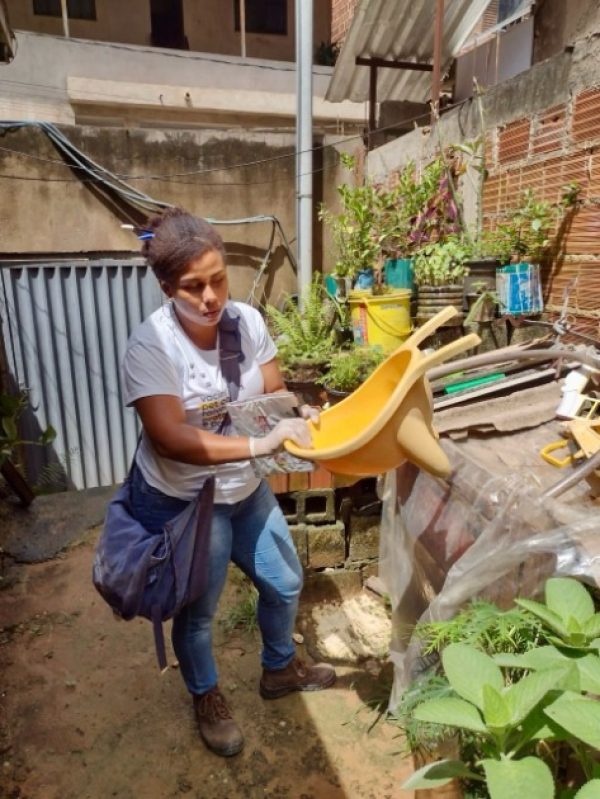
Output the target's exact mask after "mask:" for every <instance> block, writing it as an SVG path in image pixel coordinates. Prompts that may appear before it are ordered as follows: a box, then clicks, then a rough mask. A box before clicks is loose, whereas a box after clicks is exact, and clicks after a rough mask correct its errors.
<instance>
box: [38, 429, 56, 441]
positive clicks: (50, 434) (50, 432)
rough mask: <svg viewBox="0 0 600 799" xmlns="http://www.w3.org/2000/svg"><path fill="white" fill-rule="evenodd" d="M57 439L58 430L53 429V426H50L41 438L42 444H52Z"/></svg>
mask: <svg viewBox="0 0 600 799" xmlns="http://www.w3.org/2000/svg"><path fill="white" fill-rule="evenodd" d="M55 438H56V430H55V429H54V428H53V427H52V425H48V427H47V428H46V429H45V430H44V432H43V433H42V435H41V437H40V443H41V444H51V443H52V442H53V441H54V439H55Z"/></svg>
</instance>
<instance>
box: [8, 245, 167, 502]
mask: <svg viewBox="0 0 600 799" xmlns="http://www.w3.org/2000/svg"><path fill="white" fill-rule="evenodd" d="M0 279H1V280H0V316H1V320H2V333H3V338H4V346H5V350H6V355H7V361H8V369H9V376H10V380H11V382H12V384H13V388H15V389H16V388H19V387H20V388H24V389H27V390H28V391H29V399H30V410H29V411H28V412H27V414H25V416H24V419H23V431H22V434H23V435H24V436H25V437H27V438H32V439H33V438H36V437H37V436H38V435H39V432H40V430H43V429H45V428H46V426H47V425H49V424H51V425H52V426H53V427H54V428H55V429H56V432H57V436H56V440H55V442H54V444H53V446H52V451H51V452H48V451H46V452H44V451H42V449H41V448H37V447H26V454H27V463H26V466H27V473H28V477H29V480H30V482H32V483H36V482H38V480H39V479H40V478H41V477H42V478H43V476H44V474H46V475H48V474H57V472H58V471H61V472H62V477H63V480H64V482H65V483H66V484H67V485H69V486H70V487H72V488H90V487H93V486H106V485H111V484H112V483H115V482H120V481H121V480H123V478H124V477H125V475H126V473H127V469H128V466H129V461H130V460H131V457H132V455H133V452H134V450H135V445H136V441H137V435H138V424H137V421H136V418H135V414H134V412H133V411H132V410H131V409H128V408H125V407H124V405H123V397H122V391H121V379H120V364H121V360H122V358H123V354H124V351H125V345H126V342H127V338H128V336H129V334H130V333H131V331H132V330H133V328H134V327H135V326H136V325H138V324H139V323H140V322H141V321H142V319H144V318H145V317H146V316H148V314H150V313H151V312H152V311H153V310H155V309H156V308H157V307H159V305H160V303H161V301H162V295H161V292H160V288H159V286H158V283H157V281H156V279H155V277H154V275H153V274H152V272H151V271H150V270H149V269H148V267H147V266H146V265H145V264H144V262H143V260H142V259H141V258H134V257H132V258H126V257H125V258H121V259H113V258H81V259H77V258H73V259H63V260H51V259H47V260H35V261H34V260H28V261H0ZM48 449H50V448H46V450H48ZM49 464H53V466H50V465H49Z"/></svg>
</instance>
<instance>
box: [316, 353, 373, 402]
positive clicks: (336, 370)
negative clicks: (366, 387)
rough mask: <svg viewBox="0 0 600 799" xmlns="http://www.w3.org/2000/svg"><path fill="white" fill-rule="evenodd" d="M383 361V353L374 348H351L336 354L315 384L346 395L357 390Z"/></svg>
mask: <svg viewBox="0 0 600 799" xmlns="http://www.w3.org/2000/svg"><path fill="white" fill-rule="evenodd" d="M384 360H385V353H384V352H383V351H382V350H381V349H378V348H375V347H352V349H350V350H347V351H344V352H339V353H336V354H335V355H334V356H333V357H332V359H331V362H330V364H329V367H328V369H327V371H326V372H325V374H324V375H323V377H320V378H319V379H318V380H317V382H318V383H320V384H321V385H323V386H325V387H326V388H332V389H334V390H335V391H346V392H348V393H350V392H352V391H354V390H355V389H357V388H358V387H359V386H360V385H361V383H364V381H365V380H366V379H367V377H369V375H370V374H371V372H373V370H374V369H376V367H377V366H379V364H380V363H382V362H383V361H384Z"/></svg>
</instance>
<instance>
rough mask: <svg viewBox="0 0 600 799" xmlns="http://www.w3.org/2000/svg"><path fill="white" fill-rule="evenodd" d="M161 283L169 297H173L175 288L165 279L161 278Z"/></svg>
mask: <svg viewBox="0 0 600 799" xmlns="http://www.w3.org/2000/svg"><path fill="white" fill-rule="evenodd" d="M159 285H160V287H161V289H162V290H163V293H164V294H166V295H167V297H169V298H171V297H172V296H173V289H172V288H171V286H170V285H169V284H168V283H167V282H166V281H165V280H161V281H160V284H159Z"/></svg>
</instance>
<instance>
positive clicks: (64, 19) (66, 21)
mask: <svg viewBox="0 0 600 799" xmlns="http://www.w3.org/2000/svg"><path fill="white" fill-rule="evenodd" d="M60 8H61V11H62V23H63V33H64V35H65V38H66V39H69V38H70V34H69V11H68V10H67V0H60Z"/></svg>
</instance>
